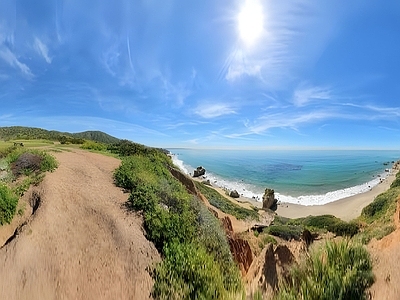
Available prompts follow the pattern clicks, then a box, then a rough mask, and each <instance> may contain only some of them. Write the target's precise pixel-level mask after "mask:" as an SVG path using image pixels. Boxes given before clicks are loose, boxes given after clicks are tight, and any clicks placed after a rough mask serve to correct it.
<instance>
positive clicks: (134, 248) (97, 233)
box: [0, 150, 160, 299]
mask: <svg viewBox="0 0 400 300" xmlns="http://www.w3.org/2000/svg"><path fill="white" fill-rule="evenodd" d="M55 156H56V158H57V160H58V161H59V163H60V166H59V168H58V169H57V170H56V171H55V172H54V173H48V174H47V175H46V177H45V179H44V181H43V183H42V184H41V185H40V187H39V188H38V189H39V190H38V192H39V194H40V196H41V205H40V207H39V209H38V210H37V212H36V214H35V216H34V218H32V220H31V221H30V222H28V224H27V225H26V226H24V228H23V230H22V232H21V233H20V234H19V235H18V236H17V237H16V238H15V239H14V240H12V241H11V242H10V243H8V244H7V245H5V246H4V247H3V248H1V249H0V298H1V299H148V298H149V294H150V290H151V286H152V280H151V278H150V276H149V274H148V272H147V271H146V268H147V267H148V266H149V265H151V264H152V263H153V262H155V261H158V260H159V259H160V258H159V255H158V253H157V251H156V249H155V248H154V246H153V245H152V244H151V243H149V242H148V241H147V240H146V238H145V237H144V235H143V232H142V229H141V223H142V222H141V219H140V218H139V217H138V216H136V215H135V214H133V213H128V212H126V211H125V210H124V209H123V203H124V202H125V201H126V199H127V197H128V195H127V194H124V193H122V192H121V190H120V189H119V188H117V187H115V186H114V184H113V181H112V172H113V170H114V169H115V168H117V167H118V165H119V163H120V162H119V160H117V159H115V158H111V157H106V156H103V155H99V154H94V153H89V152H86V151H80V150H73V152H62V153H56V154H55Z"/></svg>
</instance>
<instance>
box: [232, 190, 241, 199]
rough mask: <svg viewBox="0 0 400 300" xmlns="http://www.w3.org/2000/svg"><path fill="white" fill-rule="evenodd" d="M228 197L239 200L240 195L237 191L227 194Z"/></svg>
mask: <svg viewBox="0 0 400 300" xmlns="http://www.w3.org/2000/svg"><path fill="white" fill-rule="evenodd" d="M229 196H230V197H232V198H239V197H240V195H239V193H238V191H237V190H234V191H231V192H230V193H229Z"/></svg>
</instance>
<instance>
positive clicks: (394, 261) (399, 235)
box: [368, 199, 400, 300]
mask: <svg viewBox="0 0 400 300" xmlns="http://www.w3.org/2000/svg"><path fill="white" fill-rule="evenodd" d="M394 223H395V226H396V230H395V231H394V232H392V233H391V234H389V235H387V236H385V237H384V238H383V239H381V240H379V241H377V240H372V241H371V242H370V244H369V245H368V248H369V251H370V253H371V258H372V260H373V272H374V275H375V283H374V284H373V285H372V287H371V289H370V292H371V296H372V299H377V300H381V299H385V300H389V299H390V300H392V299H393V300H398V299H400V286H399V282H400V269H399V264H398V263H399V261H400V199H399V200H398V202H397V211H396V214H395V216H394Z"/></svg>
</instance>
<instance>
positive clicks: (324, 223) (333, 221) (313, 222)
mask: <svg viewBox="0 0 400 300" xmlns="http://www.w3.org/2000/svg"><path fill="white" fill-rule="evenodd" d="M287 223H288V224H290V225H302V226H304V227H305V228H308V229H309V230H314V229H324V230H327V231H330V232H332V233H334V234H336V235H340V236H353V235H355V234H356V233H357V232H358V230H359V229H358V225H357V224H356V223H348V222H345V221H342V220H341V219H339V218H337V217H335V216H332V215H321V216H308V217H305V218H298V219H293V220H290V221H288V222H287Z"/></svg>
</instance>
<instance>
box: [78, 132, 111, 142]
mask: <svg viewBox="0 0 400 300" xmlns="http://www.w3.org/2000/svg"><path fill="white" fill-rule="evenodd" d="M72 135H73V136H74V137H76V138H80V139H84V140H91V141H96V142H101V143H105V144H114V143H118V142H119V139H117V138H116V137H113V136H111V135H109V134H107V133H104V132H102V131H84V132H78V133H73V134H72Z"/></svg>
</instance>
